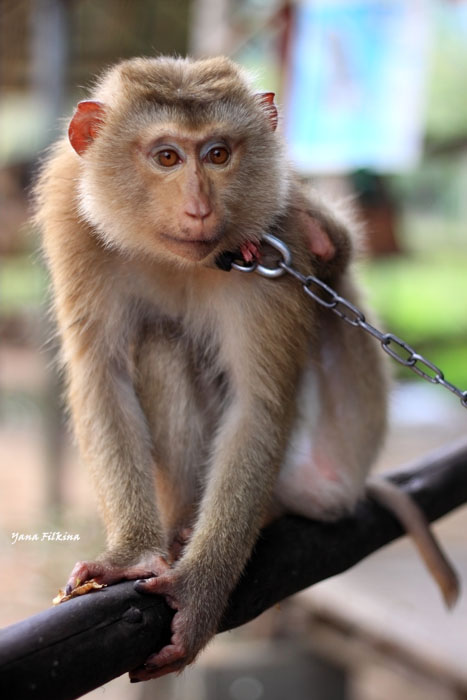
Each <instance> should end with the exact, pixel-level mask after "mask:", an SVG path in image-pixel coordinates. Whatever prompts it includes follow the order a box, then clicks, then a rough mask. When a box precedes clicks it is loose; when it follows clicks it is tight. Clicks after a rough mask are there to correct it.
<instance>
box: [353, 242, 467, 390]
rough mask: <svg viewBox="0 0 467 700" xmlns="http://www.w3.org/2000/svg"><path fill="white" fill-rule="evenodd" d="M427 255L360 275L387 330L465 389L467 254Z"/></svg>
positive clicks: (378, 264) (375, 264) (384, 263)
mask: <svg viewBox="0 0 467 700" xmlns="http://www.w3.org/2000/svg"><path fill="white" fill-rule="evenodd" d="M429 251H430V249H428V252H426V253H425V254H424V255H421V256H401V257H392V258H388V259H384V260H376V261H371V262H368V263H366V264H365V265H364V266H363V268H362V275H363V277H364V280H365V282H366V287H367V289H368V292H369V298H370V300H371V304H372V305H373V307H374V308H375V309H376V310H377V313H378V314H379V316H380V318H381V319H382V322H383V325H384V327H385V328H386V329H387V330H389V331H390V332H391V333H395V334H396V335H398V336H400V337H401V338H402V339H403V340H405V341H406V342H407V343H409V344H410V345H412V346H413V347H415V349H416V350H417V351H418V352H421V353H422V354H424V355H426V356H427V357H428V359H429V360H431V361H432V362H434V363H435V364H437V365H439V366H440V367H441V369H442V370H443V371H444V373H445V376H446V378H447V379H449V380H450V381H453V382H458V383H460V384H461V388H467V274H466V270H467V252H462V251H458V250H457V251H453V252H449V250H442V249H436V248H432V249H431V252H429ZM407 375H408V371H407V370H403V369H401V371H400V376H404V377H406V378H407ZM409 376H410V375H409Z"/></svg>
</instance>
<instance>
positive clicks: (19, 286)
mask: <svg viewBox="0 0 467 700" xmlns="http://www.w3.org/2000/svg"><path fill="white" fill-rule="evenodd" d="M46 287H47V282H46V273H45V270H44V268H43V267H42V266H41V265H40V264H39V263H38V262H34V261H33V260H31V258H30V257H29V256H24V257H15V258H6V259H3V260H1V259H0V316H1V315H10V314H13V313H17V312H19V311H22V310H24V309H27V308H31V307H37V306H39V305H40V304H41V302H42V300H43V299H44V297H45V294H46Z"/></svg>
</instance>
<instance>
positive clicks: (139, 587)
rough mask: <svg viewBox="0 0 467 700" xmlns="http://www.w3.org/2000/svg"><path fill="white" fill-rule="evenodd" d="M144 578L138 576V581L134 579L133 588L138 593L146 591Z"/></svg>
mask: <svg viewBox="0 0 467 700" xmlns="http://www.w3.org/2000/svg"><path fill="white" fill-rule="evenodd" d="M145 584H146V579H144V578H140V579H138V581H135V585H134V589H135V591H137V592H138V593H146V585H145Z"/></svg>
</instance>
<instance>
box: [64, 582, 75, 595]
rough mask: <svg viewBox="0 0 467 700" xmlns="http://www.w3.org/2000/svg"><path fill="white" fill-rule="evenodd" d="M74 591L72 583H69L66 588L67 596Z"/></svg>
mask: <svg viewBox="0 0 467 700" xmlns="http://www.w3.org/2000/svg"><path fill="white" fill-rule="evenodd" d="M72 590H73V588H72V585H71V583H67V585H66V588H65V595H70V593H71V591H72Z"/></svg>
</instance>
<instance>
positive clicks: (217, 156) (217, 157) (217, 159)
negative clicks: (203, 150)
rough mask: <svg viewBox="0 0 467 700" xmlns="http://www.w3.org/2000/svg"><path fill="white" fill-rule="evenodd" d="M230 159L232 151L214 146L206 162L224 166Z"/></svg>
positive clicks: (207, 155)
mask: <svg viewBox="0 0 467 700" xmlns="http://www.w3.org/2000/svg"><path fill="white" fill-rule="evenodd" d="M229 158H230V151H229V150H228V148H226V147H225V146H213V148H211V149H210V150H209V151H208V152H207V154H206V160H207V161H208V162H209V163H212V164H213V165H224V163H227V161H228V160H229Z"/></svg>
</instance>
